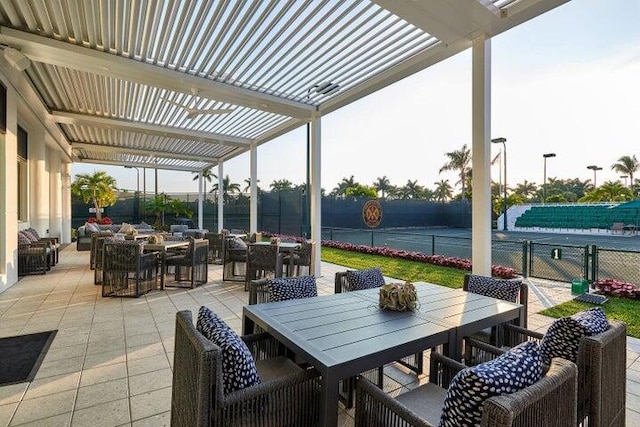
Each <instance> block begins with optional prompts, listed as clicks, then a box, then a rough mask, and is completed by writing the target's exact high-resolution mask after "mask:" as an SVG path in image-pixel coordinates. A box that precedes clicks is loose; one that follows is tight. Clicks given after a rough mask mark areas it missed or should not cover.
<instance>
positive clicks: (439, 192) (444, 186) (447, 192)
mask: <svg viewBox="0 0 640 427" xmlns="http://www.w3.org/2000/svg"><path fill="white" fill-rule="evenodd" d="M433 194H434V197H435V198H436V200H437V201H439V202H446V201H447V200H448V199H451V198H452V197H453V187H451V184H449V180H448V179H442V180H440V182H436V189H435V191H434V192H433Z"/></svg>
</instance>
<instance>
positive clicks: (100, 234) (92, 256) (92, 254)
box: [89, 230, 113, 269]
mask: <svg viewBox="0 0 640 427" xmlns="http://www.w3.org/2000/svg"><path fill="white" fill-rule="evenodd" d="M90 237H91V247H90V250H89V265H90V267H91V269H94V268H96V262H102V260H100V259H99V258H100V257H101V256H102V252H101V253H100V255H98V254H96V243H97V240H98V239H99V238H104V237H113V232H112V231H109V230H104V231H96V232H94V233H91V236H90Z"/></svg>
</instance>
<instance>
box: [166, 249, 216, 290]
mask: <svg viewBox="0 0 640 427" xmlns="http://www.w3.org/2000/svg"><path fill="white" fill-rule="evenodd" d="M164 262H165V266H166V267H167V269H169V268H171V267H173V269H174V279H175V280H174V281H165V286H166V287H187V288H191V289H193V288H195V287H196V286H197V285H203V284H205V283H207V281H208V280H209V276H208V274H209V265H208V264H209V241H208V240H201V239H197V240H196V239H191V241H190V242H189V248H188V249H187V251H186V252H185V253H183V254H179V255H176V256H171V257H167V258H166V259H165V261H164Z"/></svg>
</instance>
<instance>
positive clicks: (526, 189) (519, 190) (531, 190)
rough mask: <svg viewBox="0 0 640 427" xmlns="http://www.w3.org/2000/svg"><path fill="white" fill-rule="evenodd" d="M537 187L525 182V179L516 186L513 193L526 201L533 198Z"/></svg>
mask: <svg viewBox="0 0 640 427" xmlns="http://www.w3.org/2000/svg"><path fill="white" fill-rule="evenodd" d="M537 190H538V187H537V186H536V185H535V184H534V183H532V182H529V181H527V180H526V179H525V180H524V182H523V183H522V184H518V185H517V186H516V188H515V189H514V190H513V192H514V193H515V194H517V195H519V196H523V197H525V198H527V199H529V198H531V197H533V196H534V195H535V194H536V191H537Z"/></svg>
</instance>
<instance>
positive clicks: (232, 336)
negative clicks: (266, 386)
mask: <svg viewBox="0 0 640 427" xmlns="http://www.w3.org/2000/svg"><path fill="white" fill-rule="evenodd" d="M196 329H197V330H198V331H199V332H200V333H201V334H202V335H204V337H205V338H207V339H208V340H209V341H211V342H212V343H214V344H215V345H217V346H218V347H220V350H221V353H222V382H223V388H224V393H225V394H228V393H232V392H234V391H236V390H240V389H243V388H245V387H251V386H254V385H256V384H260V383H261V379H260V374H258V370H257V369H256V363H255V360H254V359H253V355H252V354H251V352H250V351H249V348H248V347H247V345H246V344H245V342H244V341H242V338H240V337H239V336H238V334H236V333H235V332H234V331H233V330H232V329H231V328H230V327H229V326H228V325H227V324H226V323H225V322H224V321H223V320H222V319H221V318H220V317H218V315H216V314H215V313H214V312H212V311H211V310H209V309H208V308H207V307H205V306H202V307H200V310H199V311H198V320H197V322H196Z"/></svg>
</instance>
